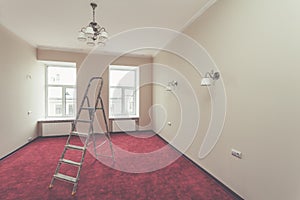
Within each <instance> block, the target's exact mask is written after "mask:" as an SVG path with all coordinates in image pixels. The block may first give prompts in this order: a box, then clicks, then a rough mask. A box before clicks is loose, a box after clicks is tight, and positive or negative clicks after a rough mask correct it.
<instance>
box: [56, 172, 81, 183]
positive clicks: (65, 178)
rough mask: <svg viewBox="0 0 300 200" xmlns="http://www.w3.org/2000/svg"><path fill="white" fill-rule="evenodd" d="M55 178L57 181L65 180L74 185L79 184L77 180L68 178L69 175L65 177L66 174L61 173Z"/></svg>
mask: <svg viewBox="0 0 300 200" xmlns="http://www.w3.org/2000/svg"><path fill="white" fill-rule="evenodd" d="M54 178H57V179H60V180H63V181H68V182H72V183H76V182H77V179H76V178H75V177H72V176H68V175H65V174H60V173H57V174H54Z"/></svg>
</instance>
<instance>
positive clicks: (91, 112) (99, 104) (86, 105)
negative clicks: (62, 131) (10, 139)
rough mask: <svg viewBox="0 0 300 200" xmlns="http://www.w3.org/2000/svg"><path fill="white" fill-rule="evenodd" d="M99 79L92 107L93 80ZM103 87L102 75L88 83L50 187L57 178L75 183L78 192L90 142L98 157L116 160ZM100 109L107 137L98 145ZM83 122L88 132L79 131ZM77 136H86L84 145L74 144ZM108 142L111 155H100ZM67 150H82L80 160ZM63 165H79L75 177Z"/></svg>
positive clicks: (50, 186)
mask: <svg viewBox="0 0 300 200" xmlns="http://www.w3.org/2000/svg"><path fill="white" fill-rule="evenodd" d="M96 80H98V81H96ZM99 81H100V87H99V91H98V94H97V98H96V101H95V106H94V107H91V105H90V100H89V97H88V94H89V89H90V86H91V84H92V83H93V82H98V83H99ZM102 87H103V79H102V77H93V78H91V79H90V81H89V83H88V86H87V88H86V90H85V93H84V97H83V99H82V101H81V105H80V108H79V110H78V113H77V115H76V119H75V120H74V122H73V123H72V130H71V132H70V134H69V137H68V139H67V142H66V145H65V147H64V150H63V152H62V154H61V157H60V159H59V161H58V164H57V167H56V170H55V173H54V175H53V177H52V180H51V183H50V185H49V188H53V184H54V181H55V180H61V181H66V182H69V183H72V184H73V185H74V186H73V191H72V195H75V194H76V189H77V186H78V181H79V177H80V171H81V168H82V165H83V161H84V157H85V153H86V150H87V148H88V146H89V144H90V143H93V147H94V153H95V156H96V158H98V156H106V157H111V158H112V159H113V162H115V156H114V151H113V146H112V142H111V137H110V132H109V130H108V125H107V119H106V115H105V110H104V106H103V101H102V98H101V90H102ZM98 110H100V111H102V112H101V113H102V117H103V120H104V124H105V129H106V130H105V133H104V138H105V140H104V142H102V143H101V144H100V145H98V146H96V139H95V138H96V136H95V133H94V127H93V123H94V119H95V115H96V112H97V111H98ZM84 112H87V113H84ZM83 114H85V117H86V118H87V119H82V118H83V117H82V116H81V115H83ZM82 123H83V124H86V126H87V127H86V129H88V130H87V132H78V131H77V126H79V124H82ZM75 137H81V138H85V140H84V142H83V146H81V145H80V146H79V145H78V144H77V145H76V144H72V141H73V140H72V139H74V138H75ZM91 139H92V140H93V141H92V142H90V140H91ZM106 142H108V143H109V147H110V151H111V155H100V154H98V153H97V148H99V147H100V146H102V145H103V144H105V143H106ZM67 151H79V152H81V158H80V161H79V162H78V161H72V160H69V159H66V158H65V154H66V153H67ZM62 165H70V166H73V167H77V174H76V176H74V177H73V176H69V175H66V174H62V173H60V169H61V166H62Z"/></svg>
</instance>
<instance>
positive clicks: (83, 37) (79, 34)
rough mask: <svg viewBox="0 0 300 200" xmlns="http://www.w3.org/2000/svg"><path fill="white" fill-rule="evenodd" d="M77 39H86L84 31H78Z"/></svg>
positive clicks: (81, 40)
mask: <svg viewBox="0 0 300 200" xmlns="http://www.w3.org/2000/svg"><path fill="white" fill-rule="evenodd" d="M77 39H78V40H79V41H80V42H85V41H86V37H85V34H84V32H82V31H80V32H79V33H78V37H77Z"/></svg>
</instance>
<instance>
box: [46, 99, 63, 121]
mask: <svg viewBox="0 0 300 200" xmlns="http://www.w3.org/2000/svg"><path fill="white" fill-rule="evenodd" d="M62 114H63V110H62V100H49V101H48V116H51V117H57V116H62Z"/></svg>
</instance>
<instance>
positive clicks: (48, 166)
mask: <svg viewBox="0 0 300 200" xmlns="http://www.w3.org/2000/svg"><path fill="white" fill-rule="evenodd" d="M139 136H142V137H133V136H130V135H127V134H113V135H112V141H113V143H114V145H115V146H116V147H118V148H119V149H117V150H116V165H115V169H113V168H111V167H109V161H107V162H106V164H103V163H102V162H99V161H98V160H96V159H95V158H94V157H93V156H92V154H90V153H88V152H87V154H86V157H85V162H84V164H83V167H82V170H81V176H80V181H79V184H78V189H77V193H76V195H75V196H71V191H72V187H73V185H72V184H70V183H66V182H62V181H55V183H54V188H52V189H51V190H49V189H48V185H49V183H50V180H51V178H52V175H53V173H54V171H55V168H56V165H57V161H58V159H59V157H60V154H61V152H62V150H63V147H64V144H65V142H66V137H57V138H38V139H37V140H35V141H34V142H32V143H30V144H29V145H27V146H25V147H24V148H22V149H20V150H19V151H17V152H16V153H14V154H13V155H11V156H9V157H7V158H5V159H3V160H2V161H0V182H1V183H0V199H1V200H5V199H22V200H27V199H39V200H42V199H84V200H86V199H103V200H106V199H109V200H118V199H120V200H127V199H128V200H135V199H140V200H144V199H153V200H160V199H162V200H169V199H170V200H171V199H172V200H175V199H187V200H188V199H189V200H191V199H193V200H233V199H237V197H235V196H234V195H232V194H231V193H230V192H228V191H227V190H226V189H224V188H223V187H222V186H220V185H219V184H218V183H217V182H216V181H215V180H214V179H212V178H211V177H209V176H208V175H207V174H206V173H204V172H203V171H201V170H200V169H199V168H198V167H196V166H195V165H194V164H193V163H191V162H190V161H189V160H187V159H186V158H185V157H183V156H180V155H178V152H176V151H175V150H173V149H172V148H171V147H168V145H167V148H166V150H165V151H163V152H159V153H158V154H155V155H152V157H148V158H147V159H145V160H142V161H141V160H137V161H136V162H135V161H133V158H132V157H131V158H128V157H126V155H127V154H122V153H121V150H122V152H124V150H126V151H128V152H134V153H137V154H138V155H140V154H141V153H144V154H145V153H147V152H152V151H155V150H159V149H162V148H165V147H166V143H165V142H164V141H163V140H162V139H161V138H159V137H158V136H156V135H153V134H151V133H139ZM101 148H105V147H104V146H103V147H101ZM170 155H171V158H173V157H172V156H176V155H177V157H178V156H179V158H178V159H177V160H176V161H175V162H172V163H171V164H169V165H167V166H166V167H163V168H161V169H159V170H156V171H153V170H154V168H153V166H154V167H157V166H158V165H157V163H161V162H162V163H163V164H164V162H163V161H164V160H168V159H166V156H167V157H168V158H170V157H169V156H170ZM131 156H132V155H131ZM129 157H130V156H129ZM154 157H155V159H154ZM106 159H109V158H106ZM153 159H154V160H153ZM153 163H155V165H153ZM139 164H141V165H139ZM128 166H129V167H128ZM145 166H151V167H150V168H147V167H145ZM124 167H125V169H124V170H123V168H124ZM140 167H141V168H144V169H145V170H148V171H149V172H146V173H128V172H134V170H136V171H137V172H138V169H140ZM120 170H123V171H120ZM66 171H67V172H68V173H69V172H71V171H72V170H70V171H69V169H68V168H66ZM126 171H127V172H126Z"/></svg>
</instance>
